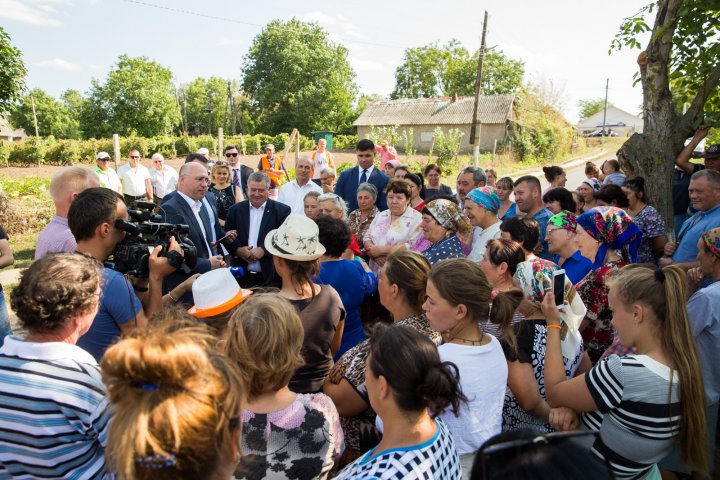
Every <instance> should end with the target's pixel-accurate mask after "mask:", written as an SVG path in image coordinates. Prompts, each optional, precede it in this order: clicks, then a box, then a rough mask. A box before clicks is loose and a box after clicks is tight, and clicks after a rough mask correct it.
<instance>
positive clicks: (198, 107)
mask: <svg viewBox="0 0 720 480" xmlns="http://www.w3.org/2000/svg"><path fill="white" fill-rule="evenodd" d="M231 87H232V84H231ZM180 96H181V103H182V105H181V107H182V110H183V115H186V117H187V122H188V125H187V129H188V131H189V132H190V133H193V134H196V135H197V134H199V133H208V111H207V109H208V108H209V109H210V112H209V113H210V133H213V134H214V133H215V132H217V129H218V128H219V127H224V128H227V125H225V124H223V121H224V120H225V119H226V117H227V119H229V118H230V115H231V113H232V112H230V111H229V105H228V101H227V99H228V82H227V80H225V79H222V78H218V77H210V78H202V77H199V78H196V79H195V80H193V81H192V82H190V83H187V84H184V85H182V86H181V87H180Z"/></svg>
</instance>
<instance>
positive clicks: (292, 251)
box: [265, 214, 325, 262]
mask: <svg viewBox="0 0 720 480" xmlns="http://www.w3.org/2000/svg"><path fill="white" fill-rule="evenodd" d="M318 233H319V230H318V226H317V224H316V223H315V222H314V221H312V220H311V219H309V218H307V217H306V216H305V215H297V214H290V215H288V217H287V218H286V219H285V221H284V222H283V224H282V225H280V228H276V229H275V230H270V231H269V232H268V234H267V236H266V237H265V250H267V251H268V252H270V253H271V254H272V255H275V256H276V257H280V258H287V259H288V260H297V261H300V262H302V261H307V260H315V259H317V258H320V257H321V256H322V254H323V253H325V247H323V246H322V244H321V243H320V240H319V235H318Z"/></svg>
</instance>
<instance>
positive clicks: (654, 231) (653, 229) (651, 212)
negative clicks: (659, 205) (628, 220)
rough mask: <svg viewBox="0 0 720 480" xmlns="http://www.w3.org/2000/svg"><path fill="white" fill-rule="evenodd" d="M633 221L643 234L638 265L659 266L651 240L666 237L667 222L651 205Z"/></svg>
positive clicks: (641, 211)
mask: <svg viewBox="0 0 720 480" xmlns="http://www.w3.org/2000/svg"><path fill="white" fill-rule="evenodd" d="M632 220H633V222H635V225H637V226H638V227H639V228H640V230H641V231H642V233H643V235H642V239H641V240H640V247H639V248H638V256H637V261H638V263H652V264H657V260H656V259H655V255H653V249H652V242H651V240H652V239H653V238H656V237H660V236H662V235H665V220H663V218H662V217H661V216H660V213H658V211H657V210H655V208H654V207H652V206H651V205H646V206H645V208H643V209H642V210H640V212H639V213H638V214H637V215H635V216H634V217H633V219H632Z"/></svg>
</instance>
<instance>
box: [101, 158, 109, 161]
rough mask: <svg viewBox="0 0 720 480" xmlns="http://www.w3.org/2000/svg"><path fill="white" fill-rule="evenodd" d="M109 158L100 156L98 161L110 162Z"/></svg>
mask: <svg viewBox="0 0 720 480" xmlns="http://www.w3.org/2000/svg"><path fill="white" fill-rule="evenodd" d="M109 161H110V159H109V158H98V162H109Z"/></svg>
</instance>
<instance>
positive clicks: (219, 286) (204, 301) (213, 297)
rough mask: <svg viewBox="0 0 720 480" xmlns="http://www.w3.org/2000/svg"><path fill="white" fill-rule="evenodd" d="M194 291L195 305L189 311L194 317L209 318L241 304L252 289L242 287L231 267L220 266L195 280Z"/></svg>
mask: <svg viewBox="0 0 720 480" xmlns="http://www.w3.org/2000/svg"><path fill="white" fill-rule="evenodd" d="M192 293H193V300H194V302H195V306H194V307H192V308H190V309H189V310H188V313H189V314H190V315H192V316H194V317H198V318H207V317H213V316H215V315H220V314H221V313H225V312H227V311H228V310H230V309H231V308H234V307H236V306H237V305H240V303H242V301H243V300H245V299H246V298H247V297H249V296H250V295H251V294H252V291H251V290H243V289H241V288H240V286H238V283H237V281H236V280H235V277H234V276H233V274H232V273H230V269H229V268H218V269H215V270H211V271H209V272H207V273H204V274H203V275H201V276H200V278H198V279H197V280H195V283H193V286H192Z"/></svg>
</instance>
